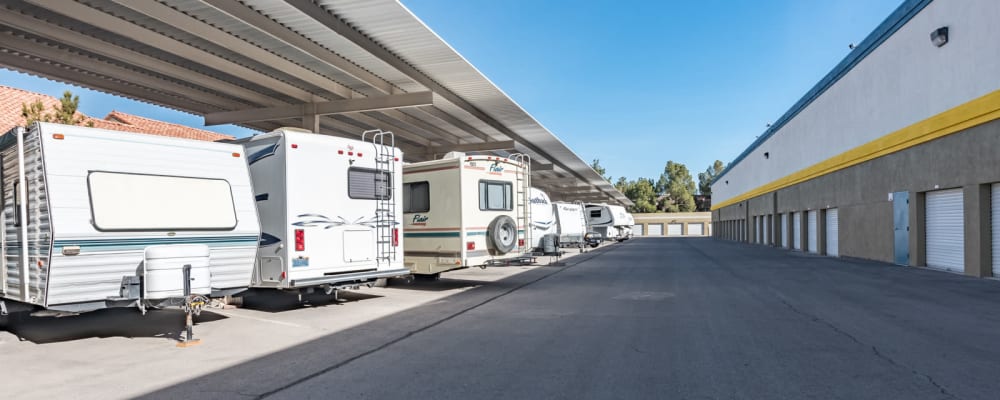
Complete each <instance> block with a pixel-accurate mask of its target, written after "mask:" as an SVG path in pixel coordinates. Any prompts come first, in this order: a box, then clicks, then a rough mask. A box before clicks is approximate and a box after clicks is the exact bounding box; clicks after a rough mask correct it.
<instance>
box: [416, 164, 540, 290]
mask: <svg viewBox="0 0 1000 400" xmlns="http://www.w3.org/2000/svg"><path fill="white" fill-rule="evenodd" d="M528 166H529V160H528V159H527V157H525V156H521V155H514V156H512V157H498V156H467V155H465V154H463V153H459V152H451V153H448V154H446V155H445V156H444V157H443V158H442V159H440V160H433V161H425V162H419V163H412V164H407V165H406V166H404V167H403V193H404V194H403V203H404V205H403V213H404V216H405V218H404V220H403V232H404V234H403V236H404V237H405V238H406V248H405V253H404V263H405V265H406V267H407V268H409V270H410V271H411V272H413V273H414V274H417V275H431V276H434V275H437V274H440V273H441V272H444V271H449V270H453V269H458V268H467V267H475V266H488V265H503V264H529V263H533V262H534V258H533V257H531V256H530V254H529V251H530V246H529V245H530V242H528V241H527V239H528V238H527V235H526V234H525V232H524V229H525V228H527V227H529V226H530V220H529V217H528V212H529V211H528V210H529V207H528V201H529V198H528V192H529V188H530V185H531V182H530V171H529V167H528Z"/></svg>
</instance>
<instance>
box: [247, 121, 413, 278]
mask: <svg viewBox="0 0 1000 400" xmlns="http://www.w3.org/2000/svg"><path fill="white" fill-rule="evenodd" d="M361 139H362V140H354V139H345V138H339V137H334V136H326V135H320V134H315V133H310V132H308V131H302V130H298V129H294V128H282V129H279V130H276V131H273V132H270V133H265V134H260V135H255V136H253V137H250V138H246V139H241V140H239V141H238V142H239V143H242V144H243V146H244V147H245V148H246V153H247V154H248V156H247V162H248V163H249V164H250V175H251V177H252V179H253V184H254V190H255V195H256V200H257V209H258V211H259V213H260V220H261V226H262V234H261V244H260V250H259V251H258V253H257V269H256V271H255V274H254V280H253V284H252V286H253V287H254V288H273V289H282V290H291V291H296V290H300V289H306V291H307V292H309V291H313V290H314V289H315V288H320V289H323V290H324V291H326V292H327V294H331V293H334V292H335V291H336V290H337V289H342V288H348V287H357V286H360V285H369V286H370V285H371V284H373V283H374V282H375V281H376V280H377V279H380V278H390V277H397V276H404V275H409V271H408V270H407V269H406V268H404V267H403V238H402V237H401V232H400V228H401V219H400V218H401V217H402V212H401V211H402V198H401V196H402V191H401V188H402V186H401V183H400V179H399V176H401V175H402V165H403V163H402V162H401V160H402V157H403V153H402V151H400V150H399V149H398V148H396V147H395V144H394V143H393V136H392V133H391V132H382V131H368V132H365V133H364V134H363V135H362V137H361Z"/></svg>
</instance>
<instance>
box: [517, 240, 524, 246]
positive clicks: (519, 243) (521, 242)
mask: <svg viewBox="0 0 1000 400" xmlns="http://www.w3.org/2000/svg"><path fill="white" fill-rule="evenodd" d="M517 247H524V239H517Z"/></svg>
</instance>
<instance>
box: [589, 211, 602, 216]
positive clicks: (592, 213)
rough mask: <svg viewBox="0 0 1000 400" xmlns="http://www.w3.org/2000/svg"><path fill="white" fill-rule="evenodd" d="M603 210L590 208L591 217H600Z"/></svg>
mask: <svg viewBox="0 0 1000 400" xmlns="http://www.w3.org/2000/svg"><path fill="white" fill-rule="evenodd" d="M600 217H601V210H590V218H600Z"/></svg>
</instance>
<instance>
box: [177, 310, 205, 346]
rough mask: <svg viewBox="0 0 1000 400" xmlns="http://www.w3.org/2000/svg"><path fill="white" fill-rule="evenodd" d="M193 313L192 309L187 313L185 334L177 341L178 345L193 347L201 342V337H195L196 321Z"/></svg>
mask: <svg viewBox="0 0 1000 400" xmlns="http://www.w3.org/2000/svg"><path fill="white" fill-rule="evenodd" d="M191 314H192V312H191V311H190V310H189V311H188V312H187V313H186V318H185V323H184V327H185V332H184V336H183V337H181V338H180V341H178V342H177V347H191V346H197V345H199V344H201V339H195V338H194V321H193V319H192V318H191Z"/></svg>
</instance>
